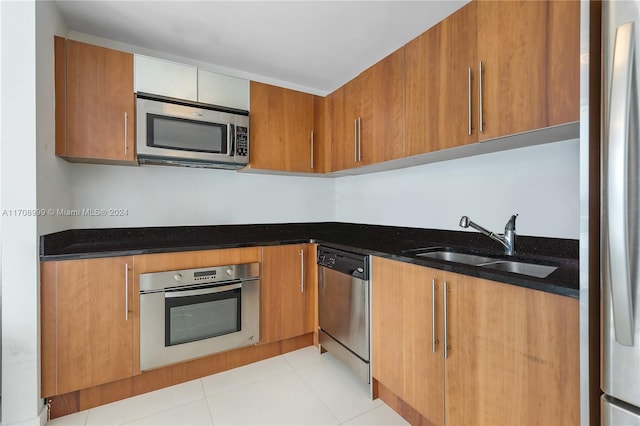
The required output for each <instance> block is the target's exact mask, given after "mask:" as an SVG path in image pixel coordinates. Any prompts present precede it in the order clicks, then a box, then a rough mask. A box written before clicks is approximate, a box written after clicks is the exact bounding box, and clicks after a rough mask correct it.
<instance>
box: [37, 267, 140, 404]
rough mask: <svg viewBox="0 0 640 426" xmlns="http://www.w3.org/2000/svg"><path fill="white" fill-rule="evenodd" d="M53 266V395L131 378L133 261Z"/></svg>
mask: <svg viewBox="0 0 640 426" xmlns="http://www.w3.org/2000/svg"><path fill="white" fill-rule="evenodd" d="M56 263H57V264H56V268H57V270H56V281H55V283H53V284H52V283H50V282H43V286H51V285H54V286H55V289H56V297H55V302H56V305H55V311H56V321H55V324H56V339H57V342H56V345H57V350H56V365H57V386H56V394H60V393H66V392H71V391H75V390H78V389H84V388H88V387H91V386H96V385H100V384H103V383H108V382H112V381H115V380H120V379H123V378H126V377H131V376H132V375H133V321H132V318H131V316H130V306H131V304H130V302H131V300H132V298H133V285H129V283H132V282H133V279H132V276H131V275H132V273H131V271H132V269H131V268H132V265H133V258H132V257H115V258H101V259H86V260H71V261H61V262H56ZM46 278H49V279H50V275H47V276H46ZM45 293H46V292H45ZM48 302H50V300H49V301H48ZM47 309H50V307H49V308H47ZM44 362H49V360H47V361H45V360H44V358H43V363H44Z"/></svg>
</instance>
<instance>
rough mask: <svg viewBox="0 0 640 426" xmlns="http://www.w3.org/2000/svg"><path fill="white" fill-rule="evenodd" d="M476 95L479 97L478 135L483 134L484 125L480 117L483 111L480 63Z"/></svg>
mask: <svg viewBox="0 0 640 426" xmlns="http://www.w3.org/2000/svg"><path fill="white" fill-rule="evenodd" d="M478 94H479V95H480V96H479V98H480V99H479V100H478V111H479V112H480V114H479V116H480V123H479V126H480V133H483V132H484V125H483V124H482V119H483V117H482V115H483V111H482V61H480V62H479V64H478Z"/></svg>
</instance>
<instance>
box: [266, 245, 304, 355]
mask: <svg viewBox="0 0 640 426" xmlns="http://www.w3.org/2000/svg"><path fill="white" fill-rule="evenodd" d="M305 258H306V256H305V245H304V244H294V245H284V246H268V247H263V249H262V312H261V316H262V321H261V324H262V333H261V341H262V343H270V342H276V341H278V340H283V339H288V338H290V337H295V336H300V335H302V334H305V333H306V332H307V329H308V328H307V324H306V321H305V314H306V313H305V306H306V303H307V301H306V293H305V291H306V290H307V289H308V287H307V286H306V282H305V266H304V264H305Z"/></svg>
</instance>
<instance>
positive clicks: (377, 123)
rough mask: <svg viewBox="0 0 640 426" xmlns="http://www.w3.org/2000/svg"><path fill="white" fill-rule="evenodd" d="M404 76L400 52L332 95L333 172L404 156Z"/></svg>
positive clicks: (400, 50)
mask: <svg viewBox="0 0 640 426" xmlns="http://www.w3.org/2000/svg"><path fill="white" fill-rule="evenodd" d="M403 73H404V59H403V53H402V49H399V50H397V51H396V52H394V53H392V54H391V55H389V56H387V57H386V58H384V59H383V60H381V61H380V62H378V63H376V64H375V65H373V66H372V67H370V68H368V69H367V70H365V71H364V72H363V73H362V74H360V75H359V76H357V77H356V78H354V79H353V80H351V81H349V82H348V83H347V84H345V85H344V86H342V87H341V88H339V89H337V90H336V91H335V92H333V93H332V94H331V95H330V96H329V98H330V104H331V107H330V108H331V136H332V138H331V148H332V152H331V168H332V171H338V170H344V169H350V168H355V167H360V166H365V165H368V164H374V163H379V162H381V161H385V160H392V159H395V158H400V157H402V156H403V155H404V116H403V114H404V102H403V93H404V89H403V87H404V85H403Z"/></svg>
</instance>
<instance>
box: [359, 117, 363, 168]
mask: <svg viewBox="0 0 640 426" xmlns="http://www.w3.org/2000/svg"><path fill="white" fill-rule="evenodd" d="M358 161H362V118H360V117H358Z"/></svg>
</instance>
